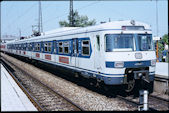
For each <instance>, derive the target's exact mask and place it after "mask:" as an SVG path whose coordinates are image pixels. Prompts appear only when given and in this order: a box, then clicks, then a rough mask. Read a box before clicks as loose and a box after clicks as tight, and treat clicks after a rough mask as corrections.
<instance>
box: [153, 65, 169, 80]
mask: <svg viewBox="0 0 169 113" xmlns="http://www.w3.org/2000/svg"><path fill="white" fill-rule="evenodd" d="M155 76H156V77H160V78H169V74H168V63H166V62H157V63H156V70H155Z"/></svg>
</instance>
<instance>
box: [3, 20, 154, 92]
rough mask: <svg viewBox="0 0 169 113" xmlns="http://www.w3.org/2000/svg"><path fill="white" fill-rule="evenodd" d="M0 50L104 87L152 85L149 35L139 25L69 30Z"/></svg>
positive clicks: (111, 24)
mask: <svg viewBox="0 0 169 113" xmlns="http://www.w3.org/2000/svg"><path fill="white" fill-rule="evenodd" d="M4 46H5V47H6V48H5V47H4V48H3V51H6V52H8V53H11V54H15V55H20V56H23V57H27V58H29V59H36V60H40V61H42V62H46V63H50V64H53V65H57V66H60V67H62V68H68V69H71V70H72V71H74V72H78V73H80V74H81V75H82V76H84V77H86V78H94V79H96V80H97V81H103V82H104V83H105V84H106V85H123V84H128V85H131V87H132V84H134V83H133V80H139V79H140V78H144V80H146V81H147V82H153V81H154V75H155V63H156V55H155V51H154V46H153V41H152V31H151V28H150V26H149V25H147V24H145V23H142V22H137V21H114V22H109V23H104V24H100V25H96V26H90V27H84V28H70V29H67V30H63V31H59V32H54V33H51V34H47V35H42V36H38V37H32V38H29V39H23V40H18V41H11V42H8V43H6V45H4ZM128 87H130V86H128ZM131 89H132V88H129V89H128V91H130V90H131Z"/></svg>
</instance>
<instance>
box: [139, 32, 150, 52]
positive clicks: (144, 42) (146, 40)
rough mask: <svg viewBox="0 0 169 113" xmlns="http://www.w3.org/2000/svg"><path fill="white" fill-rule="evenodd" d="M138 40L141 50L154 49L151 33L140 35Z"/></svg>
mask: <svg viewBox="0 0 169 113" xmlns="http://www.w3.org/2000/svg"><path fill="white" fill-rule="evenodd" d="M137 40H138V50H139V51H149V50H153V42H152V35H150V34H148V35H147V34H143V35H138V36H137Z"/></svg>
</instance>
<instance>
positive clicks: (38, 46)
mask: <svg viewBox="0 0 169 113" xmlns="http://www.w3.org/2000/svg"><path fill="white" fill-rule="evenodd" d="M35 51H40V43H36V44H35Z"/></svg>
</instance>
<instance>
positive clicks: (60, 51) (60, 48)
mask: <svg viewBox="0 0 169 113" xmlns="http://www.w3.org/2000/svg"><path fill="white" fill-rule="evenodd" d="M59 53H63V42H59Z"/></svg>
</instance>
